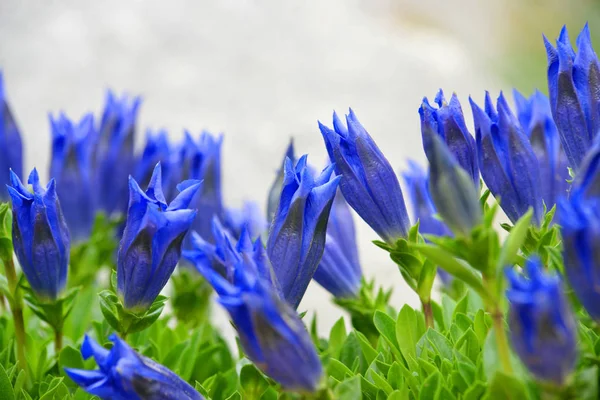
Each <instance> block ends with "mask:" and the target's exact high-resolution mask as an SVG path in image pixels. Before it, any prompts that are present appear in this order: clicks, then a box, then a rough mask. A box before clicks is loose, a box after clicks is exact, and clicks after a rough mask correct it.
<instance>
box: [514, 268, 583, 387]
mask: <svg viewBox="0 0 600 400" xmlns="http://www.w3.org/2000/svg"><path fill="white" fill-rule="evenodd" d="M525 269H526V272H527V275H528V278H525V277H524V276H521V275H518V274H517V273H516V272H515V271H514V270H512V269H508V270H507V277H508V279H509V282H510V286H511V287H510V289H508V290H507V292H506V296H507V297H508V300H509V301H510V314H509V326H510V334H511V342H512V347H513V349H514V350H515V352H516V353H517V355H518V356H519V358H520V359H521V361H522V362H523V364H525V366H526V367H527V369H528V370H529V371H530V372H531V374H532V375H533V376H534V377H535V378H536V379H537V380H540V381H545V382H552V383H555V384H559V385H560V384H564V383H565V382H566V380H567V378H568V376H569V375H570V374H571V373H572V372H573V370H574V368H575V362H576V360H577V329H576V325H575V318H574V316H573V312H572V310H571V307H570V305H569V302H568V300H567V298H566V297H565V295H564V293H563V291H562V287H561V282H560V278H559V277H558V276H556V275H550V274H545V273H544V272H543V268H542V265H541V263H540V261H539V259H537V258H534V259H529V260H528V261H527V264H526V268H525Z"/></svg>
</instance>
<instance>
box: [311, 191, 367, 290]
mask: <svg viewBox="0 0 600 400" xmlns="http://www.w3.org/2000/svg"><path fill="white" fill-rule="evenodd" d="M314 279H315V281H317V282H318V283H319V285H321V286H323V287H324V288H325V289H326V290H327V291H328V292H329V293H331V294H333V295H334V296H335V297H337V298H347V297H355V296H356V295H358V292H359V290H360V281H361V279H362V270H361V267H360V262H359V259H358V246H357V245H356V231H355V229H354V221H353V220H352V213H351V211H350V207H349V206H348V203H346V200H345V199H344V197H343V195H342V193H341V192H340V191H339V190H338V192H337V194H336V195H335V198H334V200H333V205H332V206H331V211H330V213H329V221H328V223H327V235H326V237H325V251H323V257H321V262H320V263H319V266H318V267H317V270H316V272H315V275H314Z"/></svg>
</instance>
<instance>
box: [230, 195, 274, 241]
mask: <svg viewBox="0 0 600 400" xmlns="http://www.w3.org/2000/svg"><path fill="white" fill-rule="evenodd" d="M223 214H224V215H223V224H224V225H225V226H226V227H227V229H229V231H230V232H231V233H233V235H234V236H235V237H236V238H239V237H240V235H241V233H242V229H243V228H244V227H245V228H246V229H247V230H248V234H249V235H250V237H251V238H253V239H256V238H258V237H260V235H262V234H263V233H264V232H265V231H266V230H267V228H268V224H267V220H266V219H265V216H264V215H263V212H262V210H261V207H260V206H259V205H258V203H256V202H254V201H246V202H244V204H243V205H242V207H240V208H231V207H227V208H226V209H225V210H224V213H223Z"/></svg>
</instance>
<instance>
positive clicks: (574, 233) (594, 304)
mask: <svg viewBox="0 0 600 400" xmlns="http://www.w3.org/2000/svg"><path fill="white" fill-rule="evenodd" d="M557 214H558V218H559V224H560V226H561V228H562V229H561V234H562V239H563V259H564V265H565V274H566V276H567V279H568V281H569V283H570V285H571V287H572V288H573V291H574V292H575V294H576V295H577V298H578V299H579V301H580V302H581V304H583V306H584V307H585V309H586V310H587V312H588V313H589V314H590V316H591V317H592V318H593V319H595V320H596V321H600V253H599V252H598V250H597V248H598V243H600V203H599V202H598V198H593V199H586V198H585V197H584V196H582V193H581V192H574V193H572V195H571V196H570V198H569V199H566V198H561V199H559V202H558V213H557Z"/></svg>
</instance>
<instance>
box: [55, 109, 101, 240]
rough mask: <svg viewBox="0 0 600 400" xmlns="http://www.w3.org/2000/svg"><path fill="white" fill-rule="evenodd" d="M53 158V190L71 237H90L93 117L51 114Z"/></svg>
mask: <svg viewBox="0 0 600 400" xmlns="http://www.w3.org/2000/svg"><path fill="white" fill-rule="evenodd" d="M50 126H51V129H52V159H51V161H50V176H53V177H54V179H56V183H57V186H56V192H57V194H58V198H59V199H60V203H61V205H62V208H63V214H64V217H65V220H66V221H67V225H68V226H69V232H70V233H71V239H73V241H81V240H86V239H88V238H89V237H90V234H91V232H92V226H93V225H94V216H95V213H96V207H95V198H94V195H93V193H94V188H93V182H92V176H93V173H92V160H91V156H92V150H93V147H92V146H93V140H94V138H95V135H96V132H95V130H94V117H93V116H92V114H86V115H85V116H83V118H81V120H80V121H79V122H78V123H73V122H72V121H71V120H70V119H69V118H67V116H66V115H64V114H60V115H59V116H58V117H57V118H53V117H52V116H50Z"/></svg>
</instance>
